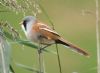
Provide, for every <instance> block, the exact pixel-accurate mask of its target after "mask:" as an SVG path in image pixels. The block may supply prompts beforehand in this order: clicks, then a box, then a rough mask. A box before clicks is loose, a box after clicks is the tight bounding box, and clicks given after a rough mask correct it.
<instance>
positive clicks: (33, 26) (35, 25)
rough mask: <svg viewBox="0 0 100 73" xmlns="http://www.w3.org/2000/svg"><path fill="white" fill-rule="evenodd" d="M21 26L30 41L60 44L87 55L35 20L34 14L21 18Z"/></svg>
mask: <svg viewBox="0 0 100 73" xmlns="http://www.w3.org/2000/svg"><path fill="white" fill-rule="evenodd" d="M21 26H22V29H23V30H24V32H25V35H26V37H27V38H28V39H29V40H30V41H32V42H35V43H38V44H42V45H50V44H55V43H56V44H62V45H65V46H67V47H69V49H72V50H74V51H76V52H77V53H79V54H82V55H84V56H89V54H88V53H87V52H86V51H84V50H83V49H81V48H80V47H78V46H76V45H73V44H72V43H70V42H68V41H67V40H65V39H63V38H62V37H61V36H60V35H59V34H58V33H57V32H56V31H55V30H53V29H52V28H50V27H49V26H48V25H46V24H44V23H42V22H40V21H39V20H37V18H36V17H34V16H26V17H25V18H24V19H23V21H22V24H21Z"/></svg>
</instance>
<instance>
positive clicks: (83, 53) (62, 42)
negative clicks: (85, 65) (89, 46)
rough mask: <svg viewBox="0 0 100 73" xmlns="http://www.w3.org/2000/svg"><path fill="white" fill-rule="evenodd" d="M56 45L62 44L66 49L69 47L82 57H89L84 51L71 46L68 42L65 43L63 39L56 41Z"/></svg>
mask: <svg viewBox="0 0 100 73" xmlns="http://www.w3.org/2000/svg"><path fill="white" fill-rule="evenodd" d="M56 43H58V44H63V45H65V46H67V47H70V48H71V49H72V50H75V51H76V52H78V53H79V54H82V55H84V56H87V57H89V54H88V53H87V52H86V51H84V50H83V49H81V48H80V47H77V46H76V45H73V44H72V43H70V42H67V41H65V40H64V39H63V38H60V39H58V40H57V41H56Z"/></svg>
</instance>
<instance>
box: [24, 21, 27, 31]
mask: <svg viewBox="0 0 100 73" xmlns="http://www.w3.org/2000/svg"><path fill="white" fill-rule="evenodd" d="M26 24H27V21H23V25H24V28H25V30H26Z"/></svg>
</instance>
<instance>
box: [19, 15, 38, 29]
mask: <svg viewBox="0 0 100 73" xmlns="http://www.w3.org/2000/svg"><path fill="white" fill-rule="evenodd" d="M35 22H36V17H34V16H26V17H24V18H23V21H22V23H21V24H22V27H23V28H24V30H28V29H30V27H31V26H32V25H33V24H35ZM29 26H30V27H29Z"/></svg>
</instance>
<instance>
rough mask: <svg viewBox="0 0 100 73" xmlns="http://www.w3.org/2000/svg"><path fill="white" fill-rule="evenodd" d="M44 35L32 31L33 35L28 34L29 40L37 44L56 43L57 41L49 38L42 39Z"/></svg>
mask: <svg viewBox="0 0 100 73" xmlns="http://www.w3.org/2000/svg"><path fill="white" fill-rule="evenodd" d="M41 35H42V34H41V33H37V32H35V31H32V33H31V32H30V33H27V38H28V39H29V40H30V41H32V42H35V43H41V44H45V45H46V44H53V43H55V41H53V40H50V39H47V38H43V37H40V36H41Z"/></svg>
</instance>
